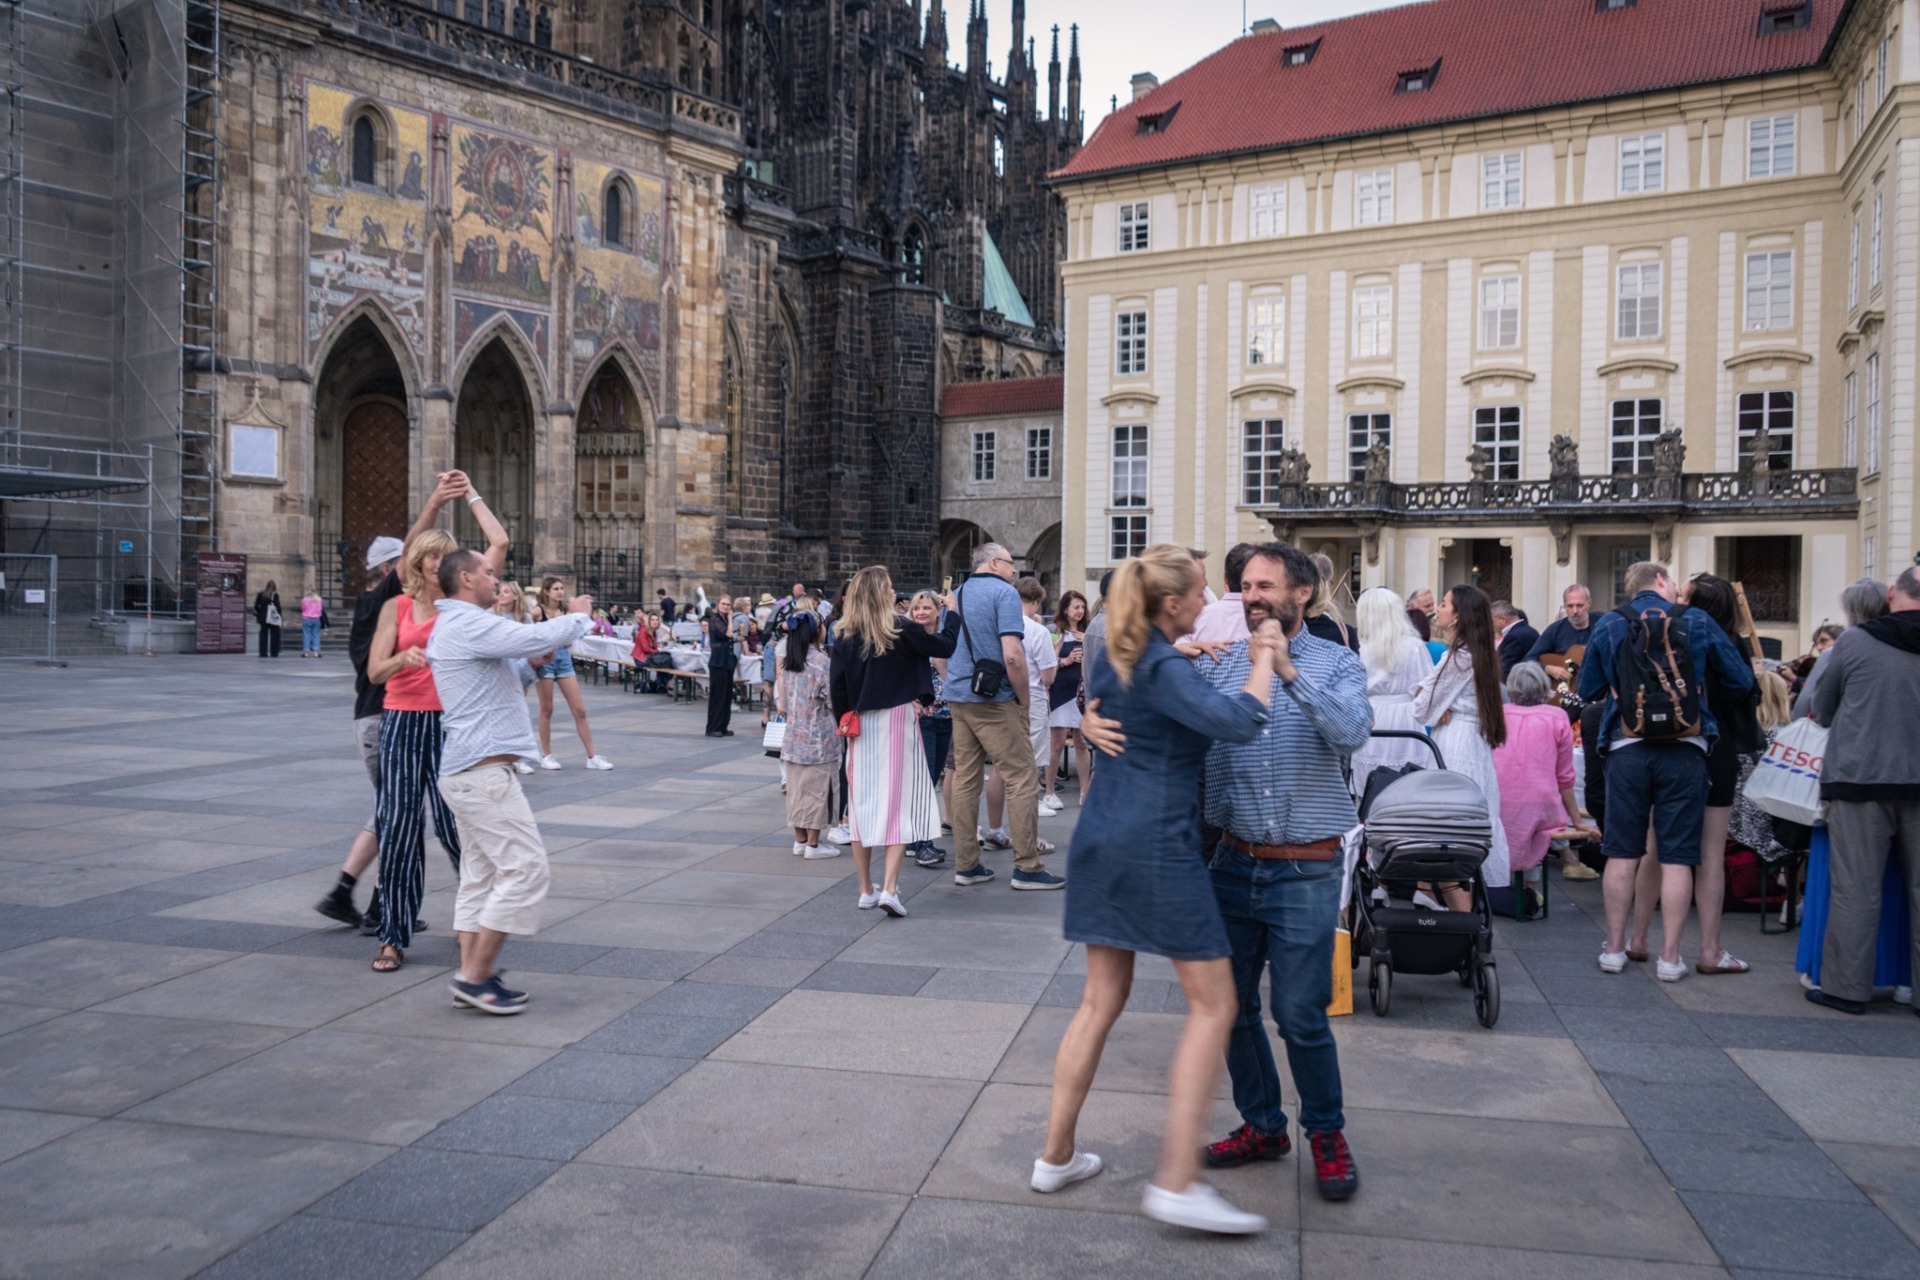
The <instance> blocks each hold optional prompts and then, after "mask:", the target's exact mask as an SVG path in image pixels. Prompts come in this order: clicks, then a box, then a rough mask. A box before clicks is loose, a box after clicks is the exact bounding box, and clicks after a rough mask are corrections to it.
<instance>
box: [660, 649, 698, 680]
mask: <svg viewBox="0 0 1920 1280" xmlns="http://www.w3.org/2000/svg"><path fill="white" fill-rule="evenodd" d="M667 654H668V655H669V656H670V657H672V659H673V669H674V670H675V671H686V672H691V673H693V674H696V675H705V674H707V651H706V650H705V649H669V650H667Z"/></svg>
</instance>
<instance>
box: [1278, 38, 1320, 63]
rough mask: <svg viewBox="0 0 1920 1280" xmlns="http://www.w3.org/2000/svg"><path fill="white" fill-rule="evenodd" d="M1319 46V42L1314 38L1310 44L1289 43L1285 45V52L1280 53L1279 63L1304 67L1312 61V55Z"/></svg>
mask: <svg viewBox="0 0 1920 1280" xmlns="http://www.w3.org/2000/svg"><path fill="white" fill-rule="evenodd" d="M1319 48H1320V42H1319V41H1318V40H1315V41H1314V42H1313V43H1311V44H1290V45H1288V46H1287V50H1286V52H1285V53H1284V54H1283V55H1281V59H1280V61H1281V65H1283V66H1288V67H1304V66H1306V65H1307V64H1308V63H1309V62H1312V61H1313V55H1314V54H1315V53H1316V52H1318V51H1319Z"/></svg>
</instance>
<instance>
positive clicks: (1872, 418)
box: [1866, 351, 1880, 475]
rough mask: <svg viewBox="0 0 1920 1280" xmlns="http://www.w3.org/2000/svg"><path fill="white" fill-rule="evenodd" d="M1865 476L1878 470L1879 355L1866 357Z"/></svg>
mask: <svg viewBox="0 0 1920 1280" xmlns="http://www.w3.org/2000/svg"><path fill="white" fill-rule="evenodd" d="M1866 416H1867V421H1866V428H1867V470H1866V474H1867V475H1875V474H1877V473H1878V472H1879V470H1880V353H1879V352H1878V351H1876V352H1874V353H1873V354H1872V355H1870V356H1868V357H1867V415H1866Z"/></svg>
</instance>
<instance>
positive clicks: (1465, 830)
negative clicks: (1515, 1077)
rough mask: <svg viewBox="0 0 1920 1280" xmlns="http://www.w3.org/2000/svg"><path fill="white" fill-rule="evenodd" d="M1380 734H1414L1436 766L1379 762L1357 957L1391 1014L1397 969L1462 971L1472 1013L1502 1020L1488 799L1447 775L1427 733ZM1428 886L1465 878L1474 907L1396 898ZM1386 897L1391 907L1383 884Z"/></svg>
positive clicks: (1360, 879) (1367, 811)
mask: <svg viewBox="0 0 1920 1280" xmlns="http://www.w3.org/2000/svg"><path fill="white" fill-rule="evenodd" d="M1373 736H1374V737H1376V738H1413V739H1416V740H1418V741H1420V742H1424V743H1426V744H1427V747H1428V748H1429V749H1430V750H1431V751H1432V752H1433V758H1434V764H1435V765H1436V767H1435V768H1433V769H1422V768H1419V767H1418V766H1415V765H1408V766H1406V767H1405V769H1404V770H1402V771H1400V772H1398V773H1394V772H1392V771H1389V770H1387V769H1384V768H1382V769H1377V770H1375V771H1374V775H1373V776H1372V777H1371V778H1369V779H1368V780H1367V781H1368V786H1367V788H1366V797H1365V799H1364V800H1363V801H1362V802H1361V806H1360V819H1361V821H1362V822H1363V823H1364V824H1365V827H1366V852H1365V855H1364V856H1363V857H1362V858H1361V859H1360V865H1359V866H1358V867H1357V868H1356V869H1355V883H1354V893H1353V900H1352V903H1351V904H1350V905H1349V907H1348V929H1349V931H1350V932H1351V933H1352V935H1353V945H1352V963H1353V966H1354V967H1355V968H1356V969H1357V968H1358V967H1359V965H1360V953H1361V951H1362V950H1363V949H1364V950H1366V951H1367V952H1368V954H1369V957H1370V959H1369V963H1368V968H1367V993H1368V995H1370V996H1371V997H1372V1000H1373V1011H1374V1013H1375V1014H1377V1015H1379V1016H1380V1017H1383V1018H1384V1017H1386V1016H1387V1008H1388V1006H1389V1005H1390V1004H1391V1002H1392V1000H1393V971H1394V970H1395V969H1396V968H1397V969H1399V970H1400V972H1402V973H1419V974H1442V973H1452V974H1457V975H1458V976H1459V978H1460V985H1461V986H1463V987H1472V988H1473V1011H1474V1013H1475V1015H1477V1016H1478V1017H1479V1019H1480V1025H1481V1026H1483V1027H1491V1026H1493V1024H1494V1023H1495V1022H1497V1021H1499V1019H1500V978H1499V975H1498V974H1497V973H1496V972H1495V971H1494V964H1493V909H1492V907H1491V905H1490V904H1489V903H1488V901H1487V887H1486V884H1485V882H1484V881H1483V880H1482V878H1481V876H1480V864H1481V863H1482V862H1483V861H1484V860H1485V859H1486V856H1487V851H1488V850H1489V849H1490V848H1491V847H1492V844H1493V832H1492V829H1491V826H1490V821H1489V818H1488V814H1487V801H1486V797H1485V796H1484V795H1483V794H1482V793H1481V790H1480V788H1479V787H1478V786H1477V785H1475V783H1474V782H1473V780H1472V779H1471V778H1468V777H1467V776H1466V775H1464V774H1459V773H1448V772H1446V767H1447V763H1446V761H1445V760H1444V759H1443V758H1442V757H1441V755H1440V747H1439V745H1438V744H1436V743H1435V742H1434V741H1433V739H1432V738H1430V737H1428V736H1427V735H1426V734H1424V733H1416V732H1413V731H1411V730H1406V729H1378V730H1375V731H1374V735H1373ZM1421 883H1426V884H1435V885H1437V884H1464V885H1466V886H1467V888H1468V891H1469V892H1470V893H1471V894H1472V895H1473V910H1471V911H1465V912H1455V911H1428V910H1423V909H1420V908H1417V907H1414V906H1411V905H1401V904H1400V903H1399V902H1398V901H1396V900H1395V899H1394V898H1393V897H1391V896H1390V895H1391V894H1392V892H1393V890H1394V889H1400V890H1401V891H1403V892H1409V893H1410V892H1411V890H1412V889H1413V888H1414V887H1415V886H1416V885H1419V884H1421ZM1376 890H1379V891H1381V892H1382V893H1383V894H1385V895H1388V896H1387V899H1386V902H1385V903H1384V904H1382V903H1377V902H1375V901H1374V900H1373V898H1374V894H1375V891H1376Z"/></svg>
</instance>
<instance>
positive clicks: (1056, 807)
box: [1040, 796, 1067, 818]
mask: <svg viewBox="0 0 1920 1280" xmlns="http://www.w3.org/2000/svg"><path fill="white" fill-rule="evenodd" d="M1066 807H1067V806H1065V805H1064V804H1061V803H1060V797H1059V796H1041V797H1040V812H1041V814H1042V815H1043V816H1045V817H1048V818H1057V817H1059V816H1060V811H1061V810H1062V809H1064V808H1066Z"/></svg>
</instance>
